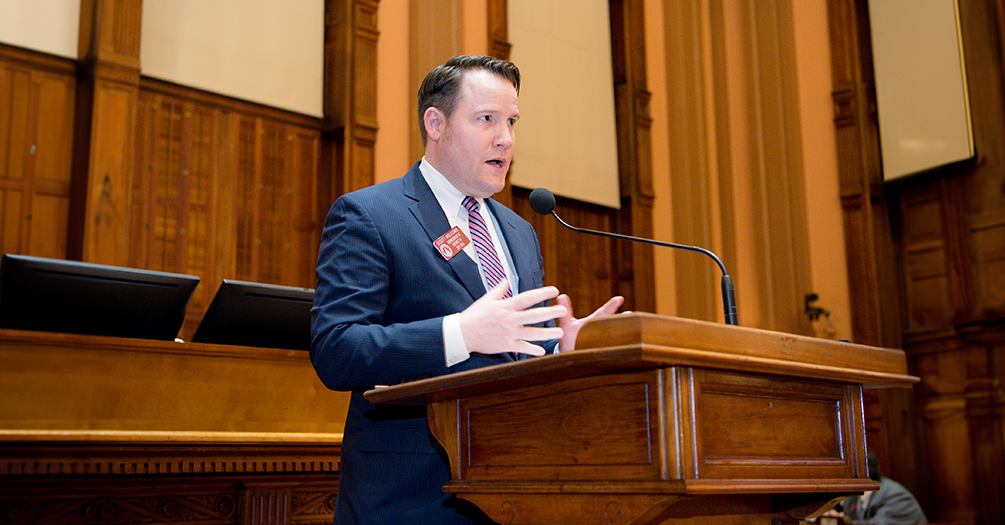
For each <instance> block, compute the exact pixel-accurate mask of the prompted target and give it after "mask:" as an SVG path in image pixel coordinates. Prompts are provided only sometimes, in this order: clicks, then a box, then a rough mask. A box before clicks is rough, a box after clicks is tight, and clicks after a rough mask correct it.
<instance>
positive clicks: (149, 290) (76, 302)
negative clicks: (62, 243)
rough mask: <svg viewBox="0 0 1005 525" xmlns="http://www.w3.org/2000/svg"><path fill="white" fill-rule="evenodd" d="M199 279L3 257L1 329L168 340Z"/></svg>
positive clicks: (0, 263)
mask: <svg viewBox="0 0 1005 525" xmlns="http://www.w3.org/2000/svg"><path fill="white" fill-rule="evenodd" d="M198 284H199V278H198V277H194V276H191V275H181V274H174V273H164V272H156V271H152V270H139V269H135V268H122V267H118V266H105V265H100V264H90V263H84V262H79V261H67V260H62V259H45V258H41V257H30V256H26V255H12V254H4V256H3V259H2V261H0V328H14V329H18V330H35V331H42V332H64V333H73V334H89V335H110V336H115V337H133V338H138V339H158V340H164V341H171V340H174V338H175V337H176V336H177V335H178V331H179V330H180V329H181V325H182V323H183V322H184V321H185V309H186V308H187V307H188V302H189V299H191V298H192V292H194V291H195V287H196V286H197V285H198Z"/></svg>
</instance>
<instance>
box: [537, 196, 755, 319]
mask: <svg viewBox="0 0 1005 525" xmlns="http://www.w3.org/2000/svg"><path fill="white" fill-rule="evenodd" d="M530 207H531V208H532V209H533V210H534V211H536V212H537V213H540V214H541V215H551V216H552V217H554V218H556V219H558V222H559V223H561V224H562V226H565V227H566V228H568V229H570V230H572V231H576V232H580V233H589V234H593V235H600V236H602V237H611V238H613V239H622V240H626V241H636V242H644V243H646V244H653V245H656V246H665V247H667V248H677V249H680V250H687V251H691V252H698V253H703V254H705V255H707V256H709V257H711V258H712V260H714V261H715V263H716V264H718V265H719V269H720V270H722V307H723V310H724V311H725V313H726V324H731V325H735V324H737V321H736V291H735V290H734V288H733V278H732V277H730V276H729V272H727V271H726V265H724V264H722V261H721V260H719V257H718V256H716V255H715V254H714V253H712V252H710V251H709V250H706V249H705V248H699V247H697V246H687V245H685V244H676V243H672V242H663V241H655V240H652V239H643V238H641V237H632V236H629V235H621V234H618V233H610V232H601V231H596V230H587V229H584V228H577V227H575V226H570V225H569V224H567V223H566V222H565V221H563V220H562V218H561V217H559V216H558V214H556V213H555V195H554V194H553V193H551V191H549V190H547V189H545V188H538V189H536V190H534V191H532V192H530Z"/></svg>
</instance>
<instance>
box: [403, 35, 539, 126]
mask: <svg viewBox="0 0 1005 525" xmlns="http://www.w3.org/2000/svg"><path fill="white" fill-rule="evenodd" d="M475 69H484V70H486V71H489V72H492V73H495V74H496V75H499V76H500V77H503V78H505V79H506V80H509V81H510V83H512V84H513V87H514V88H516V92H517V94H519V93H520V70H519V69H517V67H516V65H515V64H513V63H512V62H509V61H507V60H500V59H498V58H492V57H488V56H467V55H459V56H455V57H453V58H451V59H450V60H447V61H446V62H445V63H444V64H443V65H442V66H437V67H436V68H435V69H433V70H432V71H430V72H429V74H427V75H426V78H425V79H423V80H422V85H421V86H419V93H418V97H417V98H418V100H419V133H421V134H422V144H423V145H425V144H426V140H427V139H428V138H429V137H428V136H427V135H426V124H425V122H424V120H425V114H426V110H427V109H429V108H433V107H435V108H437V109H439V110H440V111H442V112H443V114H444V115H446V116H447V117H450V115H451V114H452V113H453V112H454V107H455V106H456V105H457V96H458V94H457V92H458V89H459V88H460V86H461V81H462V80H463V79H464V73H465V72H467V71H471V70H475Z"/></svg>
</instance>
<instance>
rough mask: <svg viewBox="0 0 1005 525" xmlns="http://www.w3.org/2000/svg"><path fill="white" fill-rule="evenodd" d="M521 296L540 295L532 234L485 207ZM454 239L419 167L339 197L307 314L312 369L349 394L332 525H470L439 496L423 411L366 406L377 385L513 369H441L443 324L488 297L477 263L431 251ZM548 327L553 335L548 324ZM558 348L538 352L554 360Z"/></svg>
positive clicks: (437, 467)
mask: <svg viewBox="0 0 1005 525" xmlns="http://www.w3.org/2000/svg"><path fill="white" fill-rule="evenodd" d="M486 207H487V208H488V209H489V210H490V211H491V212H492V215H493V217H494V218H495V222H496V225H497V227H498V228H499V230H501V232H502V234H503V236H504V237H505V239H506V244H507V246H508V247H509V252H510V256H511V262H512V264H513V266H514V271H515V272H516V273H517V275H518V276H519V285H520V291H525V290H530V289H533V288H539V287H541V286H543V284H544V267H543V264H542V261H541V252H540V247H539V245H538V241H537V236H536V234H535V233H534V229H533V228H532V227H531V225H530V224H529V223H527V221H525V220H523V219H522V218H520V217H519V216H518V215H517V214H515V213H513V211H511V210H509V209H508V208H506V207H505V206H502V205H500V204H499V203H497V202H494V201H492V200H491V199H486ZM449 229H450V225H449V223H448V222H447V217H446V216H445V215H444V213H443V210H442V208H441V207H440V204H439V202H438V201H437V200H436V197H435V196H434V195H433V192H432V190H430V189H429V186H428V184H426V182H425V180H424V179H423V178H422V174H421V173H420V171H419V165H418V163H416V164H415V165H414V166H413V167H412V169H411V170H409V171H408V173H407V174H406V175H405V176H404V177H402V178H400V179H395V180H392V181H388V182H385V183H383V184H379V185H376V186H371V187H369V188H365V189H362V190H359V191H356V192H352V193H349V194H346V195H343V196H342V197H340V198H339V199H338V200H337V201H336V202H335V204H334V205H333V206H332V208H331V211H330V212H329V213H328V218H327V220H326V222H325V227H324V234H323V238H322V241H321V248H320V253H319V255H318V266H317V285H316V287H315V298H314V308H313V310H312V318H313V320H312V332H313V342H312V345H311V361H312V363H313V364H314V368H315V370H316V371H317V373H318V376H319V377H320V378H321V381H322V382H323V383H324V384H325V385H326V386H327V387H328V388H331V389H333V390H340V391H351V392H352V395H351V401H350V405H349V413H348V415H347V417H346V424H345V434H344V438H343V442H342V457H341V460H342V461H341V468H340V472H339V494H338V503H337V505H336V509H335V524H336V525H342V524H362V523H373V524H386V523H408V524H421V523H429V524H437V525H439V524H448V523H449V524H452V523H458V524H462V523H463V524H470V523H482V522H485V517H484V515H483V514H481V513H480V511H478V510H477V509H474V508H473V506H469V505H468V504H466V502H461V501H458V500H457V499H456V498H454V497H453V496H448V495H447V494H445V493H443V491H442V487H443V485H444V484H445V483H447V482H448V481H450V470H449V466H448V463H447V459H446V456H445V453H444V451H443V449H442V448H441V447H440V446H439V444H438V443H436V441H435V439H434V438H433V437H432V435H431V434H430V432H429V426H428V423H427V421H426V412H425V407H418V408H416V407H409V408H404V407H391V406H374V405H372V404H370V403H369V402H367V401H366V400H365V399H364V398H363V395H362V394H363V392H364V391H365V390H368V389H371V388H373V387H374V386H375V385H394V384H398V383H402V382H407V381H411V380H415V379H422V378H426V377H434V376H440V375H444V374H447V373H450V372H455V371H459V370H468V369H472V368H478V367H483V366H489V365H492V364H497V363H502V362H507V361H511V360H512V359H513V357H512V355H511V354H499V355H491V356H490V355H484V354H472V355H471V357H470V359H468V360H467V361H465V362H463V363H460V364H458V365H455V366H454V367H452V368H450V369H448V368H447V367H446V364H445V362H444V343H443V329H442V324H443V317H445V316H447V315H450V314H454V313H457V312H460V311H461V310H463V309H465V308H466V307H467V306H468V305H470V304H471V303H472V302H474V301H475V299H477V298H478V297H481V296H482V295H483V294H484V293H485V286H484V284H483V283H482V280H481V277H480V276H479V273H478V266H477V263H476V262H475V261H473V260H472V259H471V258H470V257H468V256H467V255H465V254H457V255H456V256H454V257H453V258H451V259H450V260H449V261H447V260H446V259H444V257H443V256H442V255H441V254H440V253H439V251H438V250H437V249H436V248H435V246H434V244H433V241H434V240H436V239H438V238H439V237H440V236H441V235H443V234H444V233H446V232H447V231H448V230H449ZM552 326H553V324H552ZM554 345H555V342H554V341H551V342H549V343H547V344H543V345H542V346H544V347H545V349H546V351H547V352H548V353H550V352H551V351H552V350H553V347H554Z"/></svg>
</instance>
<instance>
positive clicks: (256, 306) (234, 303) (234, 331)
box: [192, 279, 314, 350]
mask: <svg viewBox="0 0 1005 525" xmlns="http://www.w3.org/2000/svg"><path fill="white" fill-rule="evenodd" d="M313 305H314V290H313V289H310V288H294V287H290V286H278V285H274V284H261V283H249V282H244V281H234V280H228V279H224V281H223V282H222V283H221V284H220V288H219V289H218V290H217V291H216V295H215V296H214V297H213V302H212V303H210V305H209V309H207V310H206V315H205V316H204V317H203V318H202V322H200V323H199V327H198V328H197V329H196V331H195V334H194V335H193V336H192V342H194V343H214V344H226V345H240V346H259V347H265V348H286V349H291V350H309V349H310V347H311V306H313Z"/></svg>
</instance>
